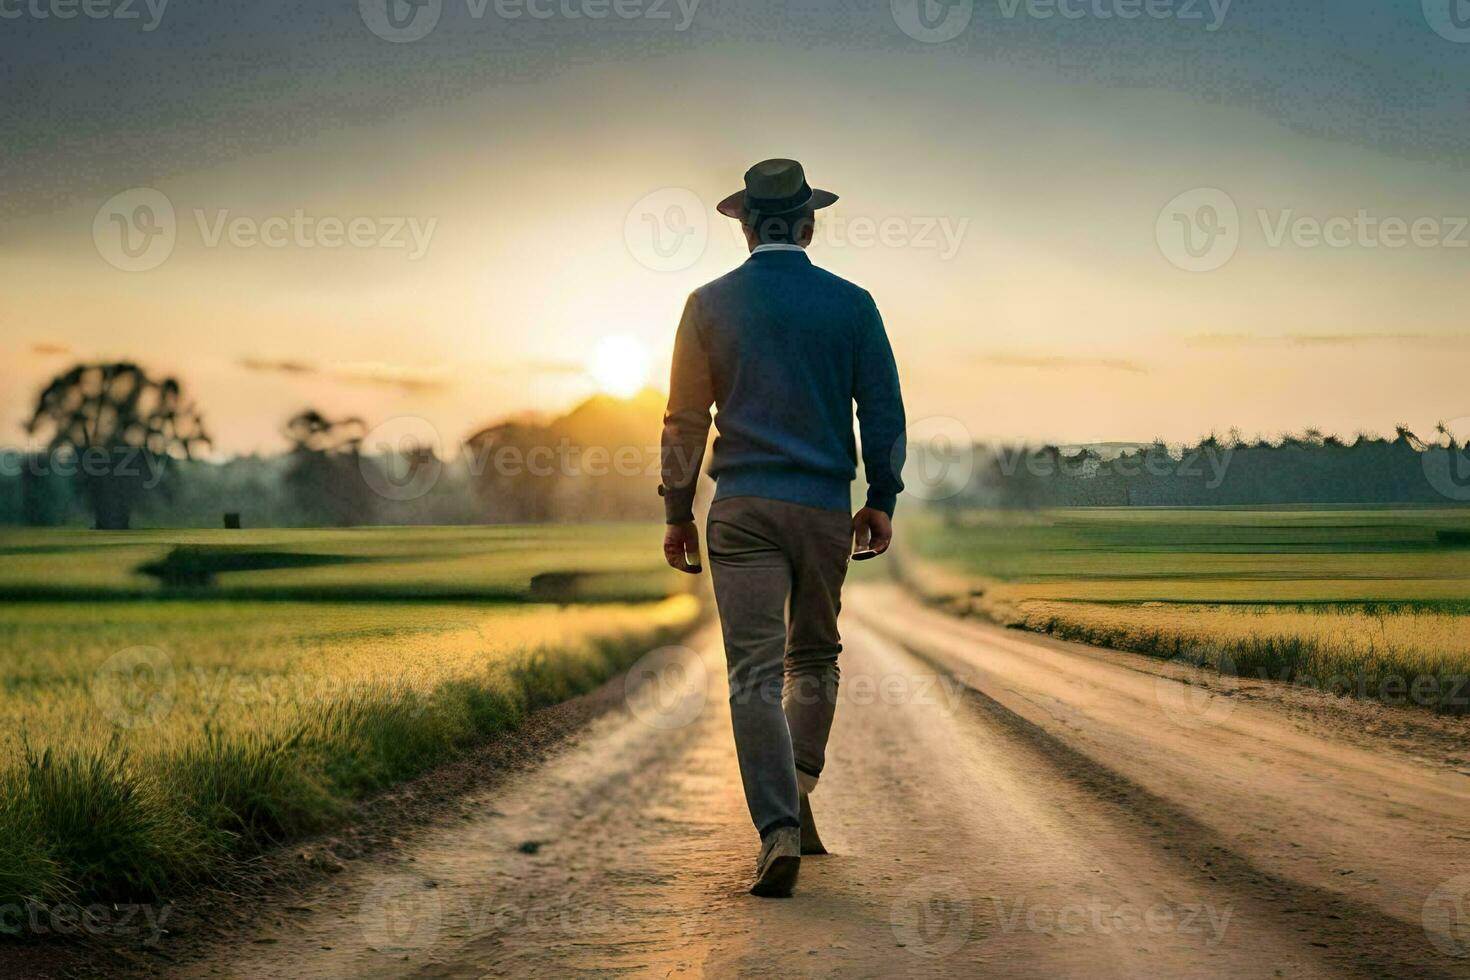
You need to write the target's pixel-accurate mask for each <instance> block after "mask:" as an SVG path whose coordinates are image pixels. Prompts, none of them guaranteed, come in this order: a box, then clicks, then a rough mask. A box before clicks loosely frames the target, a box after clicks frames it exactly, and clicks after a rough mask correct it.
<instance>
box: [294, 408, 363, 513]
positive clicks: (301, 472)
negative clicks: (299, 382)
mask: <svg viewBox="0 0 1470 980" xmlns="http://www.w3.org/2000/svg"><path fill="white" fill-rule="evenodd" d="M285 435H286V438H287V439H288V440H289V441H290V442H291V454H290V460H291V462H290V464H289V468H288V469H287V470H286V485H287V486H288V487H290V488H291V491H292V493H293V494H294V495H295V497H296V499H297V502H298V503H299V504H300V505H301V507H302V508H303V510H304V511H305V514H304V516H305V517H306V519H307V521H308V522H309V523H313V524H315V523H325V524H333V525H337V526H340V527H347V526H351V525H356V524H367V523H370V522H371V520H372V518H373V497H372V492H371V490H370V488H369V487H368V484H367V482H366V480H364V479H363V475H362V467H363V459H362V441H363V439H364V438H365V437H366V436H367V423H366V422H364V421H363V420H362V419H360V418H356V417H351V418H345V419H338V420H336V421H333V420H331V419H329V418H327V417H326V416H325V415H323V414H322V413H321V412H318V411H316V410H315V409H311V408H308V409H305V410H303V411H300V412H297V413H296V414H295V415H293V416H291V418H290V419H289V420H288V421H287V422H286V430H285Z"/></svg>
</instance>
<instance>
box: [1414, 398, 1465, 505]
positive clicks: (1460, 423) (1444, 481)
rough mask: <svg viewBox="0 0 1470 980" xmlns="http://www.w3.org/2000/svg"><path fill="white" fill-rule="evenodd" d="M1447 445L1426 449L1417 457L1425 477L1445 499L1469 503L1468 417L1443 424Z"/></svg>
mask: <svg viewBox="0 0 1470 980" xmlns="http://www.w3.org/2000/svg"><path fill="white" fill-rule="evenodd" d="M1442 429H1443V431H1444V432H1445V433H1446V434H1447V435H1448V437H1449V438H1448V445H1443V446H1429V447H1428V448H1426V449H1425V450H1424V452H1423V453H1421V454H1420V456H1419V465H1420V466H1422V467H1423V468H1424V478H1425V479H1426V480H1428V481H1429V485H1430V486H1432V487H1433V488H1434V489H1435V492H1437V493H1439V494H1440V495H1441V496H1443V497H1445V498H1446V499H1448V500H1470V415H1464V416H1461V417H1460V418H1457V419H1451V420H1450V421H1448V422H1445V423H1442Z"/></svg>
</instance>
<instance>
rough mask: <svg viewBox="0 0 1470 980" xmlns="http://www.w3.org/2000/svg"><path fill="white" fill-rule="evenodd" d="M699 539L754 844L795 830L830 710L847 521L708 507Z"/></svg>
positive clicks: (817, 514)
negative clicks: (800, 789)
mask: <svg viewBox="0 0 1470 980" xmlns="http://www.w3.org/2000/svg"><path fill="white" fill-rule="evenodd" d="M705 538H706V541H707V543H708V550H709V559H710V571H711V574H712V575H713V576H714V587H715V602H716V604H717V605H718V606H719V610H720V625H721V628H722V629H723V631H724V637H725V660H726V664H727V666H728V669H729V675H730V715H731V718H732V720H733V722H734V728H735V752H736V755H737V756H739V759H740V777H741V781H742V782H743V783H744V785H745V799H746V803H747V804H748V805H749V807H750V816H751V819H752V820H753V821H754V822H755V826H756V829H757V830H759V831H760V833H761V834H762V836H764V835H765V834H767V833H768V832H770V831H771V830H773V829H775V828H777V827H784V826H790V827H795V826H798V812H799V811H798V805H799V800H798V796H797V771H798V770H799V771H800V772H802V773H803V774H804V776H803V781H806V782H809V783H814V782H815V780H816V777H818V776H820V775H821V774H822V765H823V763H824V762H825V761H826V754H827V736H828V734H829V733H830V732H831V730H832V715H833V713H834V712H835V710H836V707H837V680H838V670H837V655H838V654H839V653H840V652H841V651H842V642H841V637H840V636H839V635H838V632H837V614H838V612H839V610H840V609H841V607H842V582H843V580H844V579H845V578H846V577H847V563H848V559H849V557H850V555H851V552H852V517H851V515H850V514H848V513H846V512H845V511H833V510H821V509H819V508H816V507H805V506H802V505H801V504H790V503H786V502H784V501H780V500H767V499H764V498H761V497H729V498H724V499H721V500H716V501H715V502H714V504H713V505H712V506H711V507H710V512H709V522H708V526H707V528H706V533H705Z"/></svg>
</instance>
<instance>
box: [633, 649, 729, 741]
mask: <svg viewBox="0 0 1470 980" xmlns="http://www.w3.org/2000/svg"><path fill="white" fill-rule="evenodd" d="M623 700H624V703H626V704H627V706H628V711H629V712H630V713H631V714H632V715H633V717H635V718H637V719H638V720H639V721H641V722H643V723H644V724H645V725H648V726H649V727H651V728H657V729H659V730H661V731H673V730H675V729H679V728H683V727H685V726H686V725H689V724H692V723H693V722H694V721H695V720H696V719H697V718H699V716H700V715H701V714H703V713H704V706H705V703H706V702H707V701H708V700H709V670H708V669H707V668H706V667H705V665H704V658H703V657H701V656H700V655H699V654H697V653H695V652H694V651H693V650H691V649H689V648H688V647H681V646H668V647H661V648H660V649H658V650H654V651H652V652H651V653H646V654H644V655H643V656H642V657H639V658H638V662H637V663H635V664H634V665H633V666H632V668H631V669H629V671H628V673H627V675H626V676H624V678H623Z"/></svg>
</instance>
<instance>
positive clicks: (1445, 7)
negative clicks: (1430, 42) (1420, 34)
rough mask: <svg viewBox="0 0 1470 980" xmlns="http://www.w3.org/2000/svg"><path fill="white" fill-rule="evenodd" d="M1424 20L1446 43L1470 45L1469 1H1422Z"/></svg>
mask: <svg viewBox="0 0 1470 980" xmlns="http://www.w3.org/2000/svg"><path fill="white" fill-rule="evenodd" d="M1424 19H1425V20H1426V21H1428V22H1429V26H1430V27H1431V28H1433V30H1434V33H1436V34H1438V35H1439V36H1440V37H1442V38H1444V39H1445V40H1446V41H1453V42H1455V43H1456V44H1470V0H1424Z"/></svg>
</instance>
